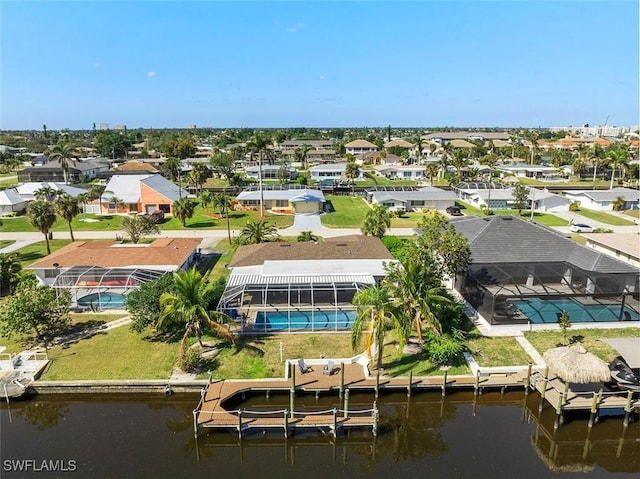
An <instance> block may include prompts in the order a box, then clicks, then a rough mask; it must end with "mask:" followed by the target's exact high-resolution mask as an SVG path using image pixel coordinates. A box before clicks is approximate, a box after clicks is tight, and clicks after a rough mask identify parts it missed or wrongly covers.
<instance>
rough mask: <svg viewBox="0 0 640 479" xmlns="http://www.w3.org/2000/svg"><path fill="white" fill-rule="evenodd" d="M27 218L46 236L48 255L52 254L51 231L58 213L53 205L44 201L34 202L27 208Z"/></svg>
mask: <svg viewBox="0 0 640 479" xmlns="http://www.w3.org/2000/svg"><path fill="white" fill-rule="evenodd" d="M27 217H28V218H29V223H31V225H32V226H33V227H34V228H37V229H38V231H40V233H42V234H43V235H44V240H45V242H46V243H47V254H51V245H50V244H49V230H50V229H51V227H52V226H53V224H54V223H55V222H56V212H55V210H54V208H53V204H52V203H50V202H48V201H43V200H36V201H32V202H31V203H29V206H27Z"/></svg>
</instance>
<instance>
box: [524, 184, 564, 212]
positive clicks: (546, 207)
mask: <svg viewBox="0 0 640 479" xmlns="http://www.w3.org/2000/svg"><path fill="white" fill-rule="evenodd" d="M532 201H533V203H534V209H535V211H538V212H543V211H549V212H554V211H569V206H570V205H571V200H570V199H569V198H567V197H565V196H561V195H557V194H555V193H551V192H550V191H549V190H547V189H546V188H545V189H543V190H540V189H538V188H529V205H531V202H532Z"/></svg>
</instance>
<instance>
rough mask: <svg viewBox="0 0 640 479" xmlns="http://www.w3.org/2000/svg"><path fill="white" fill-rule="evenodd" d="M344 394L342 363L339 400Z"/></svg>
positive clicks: (341, 366) (342, 367)
mask: <svg viewBox="0 0 640 479" xmlns="http://www.w3.org/2000/svg"><path fill="white" fill-rule="evenodd" d="M343 394H344V363H340V399H342V395H343Z"/></svg>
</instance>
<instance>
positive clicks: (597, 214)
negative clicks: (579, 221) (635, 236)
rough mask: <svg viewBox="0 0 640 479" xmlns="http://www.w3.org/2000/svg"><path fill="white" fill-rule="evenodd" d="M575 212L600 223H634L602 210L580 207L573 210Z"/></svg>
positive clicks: (626, 224) (617, 224)
mask: <svg viewBox="0 0 640 479" xmlns="http://www.w3.org/2000/svg"><path fill="white" fill-rule="evenodd" d="M575 213H577V214H579V215H580V216H584V217H585V218H589V219H590V220H593V221H599V222H600V223H605V224H607V225H614V226H633V225H634V224H635V223H634V222H633V221H631V220H625V219H624V218H620V217H619V216H616V215H612V214H609V213H605V212H604V211H595V210H588V209H585V208H580V209H579V210H578V211H575Z"/></svg>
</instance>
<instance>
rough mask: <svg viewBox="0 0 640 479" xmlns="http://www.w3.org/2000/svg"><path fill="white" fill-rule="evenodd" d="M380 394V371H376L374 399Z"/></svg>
mask: <svg viewBox="0 0 640 479" xmlns="http://www.w3.org/2000/svg"><path fill="white" fill-rule="evenodd" d="M379 394H380V370H379V369H378V370H377V371H376V394H375V396H376V399H378V396H379Z"/></svg>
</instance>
